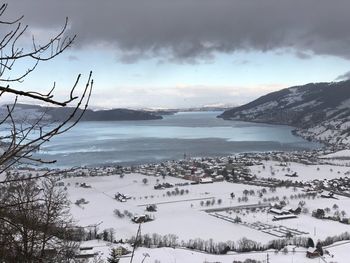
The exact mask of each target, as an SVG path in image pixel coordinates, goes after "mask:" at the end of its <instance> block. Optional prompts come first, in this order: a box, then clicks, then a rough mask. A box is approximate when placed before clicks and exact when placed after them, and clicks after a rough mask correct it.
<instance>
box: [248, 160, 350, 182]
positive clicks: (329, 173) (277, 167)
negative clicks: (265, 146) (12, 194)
mask: <svg viewBox="0 0 350 263" xmlns="http://www.w3.org/2000/svg"><path fill="white" fill-rule="evenodd" d="M284 164H285V163H284ZM286 164H287V166H281V162H275V161H264V162H262V165H255V166H251V167H249V168H250V169H251V171H252V173H253V174H254V175H256V176H257V177H258V178H276V179H280V180H288V179H289V180H293V181H311V180H314V179H319V180H322V179H334V178H339V177H342V176H344V175H345V174H346V173H347V172H350V167H347V166H336V165H327V164H324V165H322V164H319V165H305V164H301V163H286ZM294 172H296V173H297V175H298V177H287V176H286V174H289V175H291V174H293V173H294Z"/></svg>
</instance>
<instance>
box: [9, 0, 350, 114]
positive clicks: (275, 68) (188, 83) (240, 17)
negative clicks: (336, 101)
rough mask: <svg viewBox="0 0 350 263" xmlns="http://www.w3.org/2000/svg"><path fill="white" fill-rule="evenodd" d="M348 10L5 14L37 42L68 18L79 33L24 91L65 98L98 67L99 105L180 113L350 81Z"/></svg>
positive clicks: (278, 1)
mask: <svg viewBox="0 0 350 263" xmlns="http://www.w3.org/2000/svg"><path fill="white" fill-rule="evenodd" d="M349 10H350V1H349V0H336V1H330V0H11V1H9V6H8V10H7V12H6V14H5V15H4V16H5V17H6V18H14V17H17V16H19V15H22V14H23V15H24V19H23V22H24V23H25V24H28V25H29V27H30V30H29V31H28V34H27V36H29V37H30V36H31V35H32V34H34V35H35V36H36V38H37V39H38V40H45V39H47V38H48V37H49V36H50V35H53V34H54V33H55V32H57V31H58V30H59V28H60V27H61V26H62V25H63V23H64V20H65V17H69V30H68V32H67V34H71V35H74V34H77V40H76V42H75V44H74V46H73V47H72V48H71V49H70V50H69V51H67V52H66V53H64V54H62V55H61V56H60V57H59V58H57V59H55V60H53V61H50V62H47V63H45V64H40V65H39V67H38V69H37V71H36V72H35V73H34V74H32V75H31V76H30V77H29V78H28V79H27V80H26V81H25V82H24V83H21V84H20V85H21V88H22V89H34V88H36V89H39V90H45V89H49V87H50V86H51V84H52V82H53V81H54V80H56V81H57V83H58V85H59V87H60V90H59V91H58V93H59V94H58V95H60V94H64V93H65V92H66V91H67V90H68V89H69V87H70V85H71V84H72V83H73V82H74V78H75V76H76V75H77V74H78V73H82V74H85V75H87V74H88V72H89V71H90V70H93V72H94V79H95V83H96V84H95V90H94V94H93V100H92V105H93V106H99V107H134V108H137V107H162V108H172V107H190V106H202V105H219V104H242V103H245V102H248V101H250V100H252V99H254V98H256V97H258V96H260V95H263V94H265V93H267V92H270V91H274V90H278V89H281V88H284V87H289V86H293V85H299V84H306V83H308V82H323V81H335V80H337V81H338V80H342V79H346V78H348V77H350V73H349V72H350V27H349V25H350V15H349ZM5 17H3V20H4V18H5ZM21 67H23V68H25V67H26V65H25V64H23V65H21ZM16 85H17V86H19V84H16Z"/></svg>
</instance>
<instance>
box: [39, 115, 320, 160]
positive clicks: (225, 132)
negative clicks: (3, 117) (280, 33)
mask: <svg viewBox="0 0 350 263" xmlns="http://www.w3.org/2000/svg"><path fill="white" fill-rule="evenodd" d="M219 114H220V112H190V113H177V114H175V115H170V116H165V117H164V119H163V120H151V121H115V122H81V123H79V124H78V125H77V126H75V127H74V128H73V129H72V130H70V131H68V132H67V133H65V134H62V135H60V136H58V137H55V138H54V139H53V140H52V141H50V142H49V143H47V144H45V145H44V146H43V147H42V151H41V153H40V155H42V157H44V156H45V158H51V159H56V160H58V163H57V166H60V167H68V166H81V165H88V166H94V165H103V164H124V165H126V164H140V163H146V162H155V161H160V160H168V159H181V158H183V156H184V153H186V154H187V156H191V157H200V156H223V155H229V154H233V153H239V152H253V151H255V152H258V151H272V150H276V151H282V150H283V151H292V150H303V149H314V148H317V147H319V146H320V145H318V144H315V143H311V142H307V141H305V140H304V139H302V138H300V137H296V136H294V135H292V134H291V130H293V128H292V127H288V126H279V125H268V124H257V123H248V122H241V121H224V120H222V119H218V118H216V116H217V115H219Z"/></svg>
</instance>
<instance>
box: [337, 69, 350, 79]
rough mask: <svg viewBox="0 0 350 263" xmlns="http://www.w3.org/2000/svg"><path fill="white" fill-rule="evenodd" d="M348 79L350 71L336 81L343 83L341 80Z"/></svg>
mask: <svg viewBox="0 0 350 263" xmlns="http://www.w3.org/2000/svg"><path fill="white" fill-rule="evenodd" d="M348 79H350V71H348V72H346V73H344V74H342V75H340V76H338V77H337V78H336V79H335V80H336V81H339V80H340V81H341V80H348Z"/></svg>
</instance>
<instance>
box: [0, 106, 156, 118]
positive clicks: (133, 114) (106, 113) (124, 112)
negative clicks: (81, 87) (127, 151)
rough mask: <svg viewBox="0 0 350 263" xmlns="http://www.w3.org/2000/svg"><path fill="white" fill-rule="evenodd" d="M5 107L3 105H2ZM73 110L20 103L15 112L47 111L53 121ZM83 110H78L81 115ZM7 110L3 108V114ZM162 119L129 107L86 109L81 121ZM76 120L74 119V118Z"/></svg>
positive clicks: (35, 114) (31, 115)
mask: <svg viewBox="0 0 350 263" xmlns="http://www.w3.org/2000/svg"><path fill="white" fill-rule="evenodd" d="M1 108H3V107H1ZM72 111H73V108H69V107H67V108H58V107H57V108H56V107H41V106H37V105H28V104H18V105H17V107H16V110H15V112H14V114H13V115H14V116H15V119H17V120H20V119H21V118H26V119H27V120H28V118H31V119H36V118H38V117H39V116H41V115H42V114H43V113H45V112H46V116H45V119H46V120H52V121H62V120H64V119H66V118H67V117H68V116H69V115H70V114H71V113H72ZM81 111H82V110H78V113H77V116H79V115H80V114H79V113H80V112H81ZM5 113H6V110H1V111H0V114H1V115H3V114H5ZM157 119H162V117H161V116H160V115H158V114H154V113H151V112H147V111H140V110H129V109H112V110H96V111H93V110H90V109H88V110H86V112H85V114H84V116H83V118H82V119H81V121H130V120H157ZM73 120H74V119H73Z"/></svg>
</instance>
